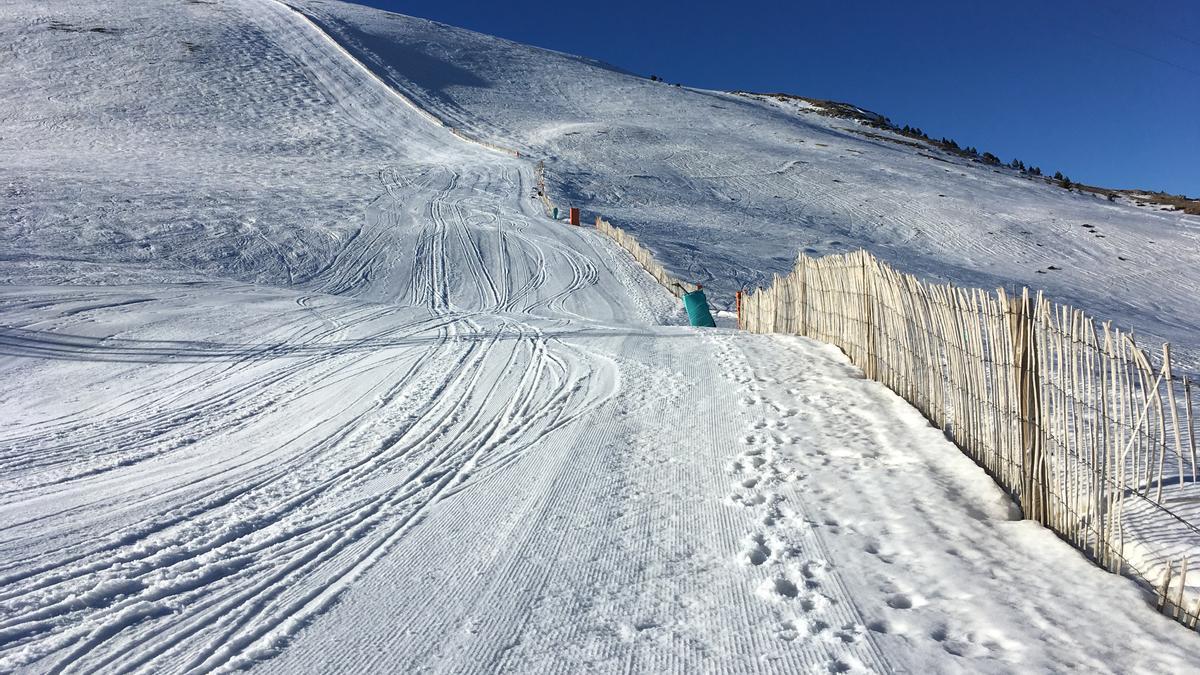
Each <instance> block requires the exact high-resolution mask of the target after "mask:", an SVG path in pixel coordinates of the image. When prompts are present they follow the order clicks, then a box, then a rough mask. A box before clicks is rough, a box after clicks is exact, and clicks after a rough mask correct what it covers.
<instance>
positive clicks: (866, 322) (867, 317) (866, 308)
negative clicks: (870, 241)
mask: <svg viewBox="0 0 1200 675" xmlns="http://www.w3.org/2000/svg"><path fill="white" fill-rule="evenodd" d="M858 253H859V257H860V258H862V291H863V304H862V311H863V363H862V369H863V374H864V375H866V376H867V378H869V379H872V380H874V379H876V377H875V375H876V368H875V330H874V317H873V316H872V315H873V314H874V311H873V309H874V308H873V307H872V306H871V301H872V299H873V298H872V297H871V275H870V274H869V273H868V271H867V267H868V266H869V264H870V257H871V256H870V254H868V253H867V252H866V250H865V249H862V250H859V252H858Z"/></svg>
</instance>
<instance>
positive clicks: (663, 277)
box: [596, 216, 700, 297]
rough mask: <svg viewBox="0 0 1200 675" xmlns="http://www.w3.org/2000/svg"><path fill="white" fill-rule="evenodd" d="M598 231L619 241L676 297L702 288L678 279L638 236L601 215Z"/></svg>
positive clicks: (597, 226)
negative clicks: (641, 242)
mask: <svg viewBox="0 0 1200 675" xmlns="http://www.w3.org/2000/svg"><path fill="white" fill-rule="evenodd" d="M596 231H597V232H600V233H601V234H603V235H604V236H606V237H609V238H610V239H612V240H613V241H615V242H617V245H618V246H620V247H621V248H623V249H625V250H626V251H629V252H630V253H631V254H632V255H633V257H634V259H635V260H637V261H638V262H639V263H640V264H641V265H642V267H644V268H645V269H646V271H647V272H649V273H650V276H652V277H654V278H655V279H656V280H657V281H658V283H660V284H662V285H663V286H664V287H666V289H667V290H668V291H671V293H673V294H675V297H679V296H681V295H683V294H684V293H691V292H692V291H694V290H696V289H698V288H700V287H699V286H698V285H696V284H693V283H690V282H687V281H682V280H680V279H676V278H675V277H673V276H671V275H670V274H668V273H667V270H666V269H664V268H663V266H662V264H661V263H659V262H658V261H657V260H655V259H654V256H653V255H652V254H651V253H650V251H649V250H647V249H646V248H644V247H643V246H642V245H641V244H640V243H638V240H637V238H636V237H634V236H633V235H632V234H630V233H628V232H626V231H625V230H623V229H621V228H619V227H617V226H616V225H613V224H612V223H610V222H608V221H607V220H604V219H603V218H601V217H600V216H596Z"/></svg>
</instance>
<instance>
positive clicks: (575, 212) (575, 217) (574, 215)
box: [571, 206, 579, 227]
mask: <svg viewBox="0 0 1200 675" xmlns="http://www.w3.org/2000/svg"><path fill="white" fill-rule="evenodd" d="M571 224H572V225H575V226H577V227H578V225H579V207H576V206H572V207H571Z"/></svg>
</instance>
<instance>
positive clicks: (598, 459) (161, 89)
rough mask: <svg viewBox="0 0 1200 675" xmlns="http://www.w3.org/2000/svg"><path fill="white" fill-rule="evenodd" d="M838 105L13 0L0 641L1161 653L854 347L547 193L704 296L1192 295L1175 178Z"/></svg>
mask: <svg viewBox="0 0 1200 675" xmlns="http://www.w3.org/2000/svg"><path fill="white" fill-rule="evenodd" d="M326 31H328V32H326ZM431 114H432V115H433V116H435V117H436V118H437V119H440V120H442V121H443V122H445V123H446V124H448V125H451V126H453V127H455V128H456V129H461V130H462V131H464V132H466V133H467V134H469V135H475V136H477V137H480V138H484V139H487V140H490V141H493V142H496V143H500V144H503V145H506V146H512V147H515V148H517V149H519V150H520V151H521V154H522V156H521V157H513V156H510V155H507V154H504V153H500V152H495V151H493V150H489V149H488V148H486V147H483V146H481V145H479V144H477V143H472V142H469V141H467V140H464V138H462V137H461V136H459V135H456V134H454V133H452V131H451V129H448V128H445V126H443V125H442V124H439V123H437V122H436V121H435V120H434V119H431V116H430V115H431ZM859 131H861V129H858V128H857V127H856V126H855V125H854V124H853V123H850V122H847V121H845V120H837V119H831V118H825V117H820V116H816V115H814V114H811V113H809V112H806V111H804V110H798V109H794V108H792V107H788V106H787V105H780V104H779V103H778V102H773V101H756V100H751V99H749V98H746V97H741V96H734V95H729V94H722V93H715V92H703V91H694V90H689V89H685V88H674V87H668V86H665V85H661V84H657V83H650V82H647V81H645V80H642V79H640V78H637V77H634V76H631V75H629V74H626V73H622V72H620V71H619V70H617V69H613V68H610V67H607V66H603V65H602V64H596V63H593V62H590V61H588V60H586V59H581V58H577V57H571V56H567V55H563V54H556V53H551V52H546V51H544V50H538V49H535V48H530V47H524V46H520V45H515V44H513V43H509V42H505V41H502V40H498V39H495V38H490V37H487V36H482V35H479V34H475V33H470V32H467V31H462V30H458V29H453V28H450V27H446V26H441V25H438V24H434V23H431V22H427V21H422V20H418V19H412V18H408V17H401V16H398V15H391V14H386V13H383V12H378V11H375V10H367V9H364V8H360V7H355V6H351V5H342V4H337V3H320V2H315V1H314V2H305V3H302V4H297V5H296V6H295V7H292V6H290V5H288V4H284V3H281V2H276V1H275V0H185V1H179V0H141V1H137V2H122V3H106V4H104V5H103V6H101V5H96V4H89V3H73V2H66V1H60V2H33V1H28V0H11V1H9V2H5V3H3V4H0V190H3V195H4V198H3V210H2V211H0V380H2V381H3V382H4V387H3V388H0V484H3V486H4V489H3V490H0V672H15V673H47V672H105V673H142V672H146V673H151V672H153V673H181V672H188V673H209V672H220V673H225V672H232V671H238V670H247V669H248V670H251V671H257V672H278V673H298V672H299V673H305V672H347V673H363V672H418V671H420V672H425V671H438V672H444V671H449V672H474V671H478V672H534V671H538V672H672V673H694V672H703V671H722V672H731V673H732V672H781V673H784V672H786V673H793V672H847V671H852V672H894V671H903V672H1013V671H1056V670H1064V669H1079V670H1088V671H1098V672H1103V671H1107V672H1154V673H1159V672H1184V671H1186V670H1188V669H1189V668H1191V667H1192V665H1193V663H1194V653H1195V648H1194V646H1195V642H1194V641H1195V639H1196V636H1195V634H1194V632H1190V631H1188V630H1187V629H1186V628H1185V627H1183V626H1181V625H1180V624H1179V623H1177V622H1175V621H1173V620H1171V619H1169V618H1167V617H1165V616H1162V615H1160V614H1158V613H1156V612H1155V611H1154V610H1153V608H1152V607H1150V606H1148V605H1147V597H1148V593H1147V591H1146V589H1145V588H1143V587H1140V586H1138V585H1137V584H1135V583H1134V582H1133V581H1131V580H1129V579H1126V578H1124V577H1120V576H1117V575H1112V574H1108V573H1106V572H1104V571H1102V570H1101V569H1099V568H1097V567H1096V566H1095V565H1093V564H1091V563H1090V562H1089V561H1088V560H1086V559H1085V558H1084V557H1083V556H1082V555H1080V554H1079V553H1078V552H1076V551H1075V550H1074V549H1073V548H1071V547H1070V546H1069V545H1067V544H1066V543H1064V542H1062V541H1060V540H1059V539H1057V538H1056V537H1055V536H1053V535H1052V534H1051V533H1050V532H1049V531H1048V530H1046V529H1044V528H1042V527H1040V526H1038V525H1037V524H1035V523H1033V522H1030V521H1024V520H1020V519H1019V514H1018V513H1017V512H1016V509H1015V507H1014V505H1013V503H1012V501H1011V500H1010V499H1009V498H1008V497H1007V496H1006V495H1005V493H1004V492H1003V491H1002V490H1001V489H999V488H998V487H997V486H996V485H995V484H994V483H993V482H992V481H991V479H990V478H988V476H987V475H986V474H985V473H984V472H983V471H982V470H981V469H980V468H979V467H978V466H976V465H975V464H974V463H972V462H971V461H970V460H969V459H968V458H967V457H965V456H964V455H963V454H962V453H961V452H960V451H959V450H958V449H957V448H956V447H954V446H953V445H952V444H951V443H949V442H948V441H947V440H946V438H945V437H944V436H943V435H942V434H941V433H940V432H939V431H938V430H936V429H934V428H932V427H931V426H929V424H928V422H927V421H926V420H925V419H924V418H923V417H921V415H920V414H919V413H917V412H916V411H915V410H914V409H913V408H911V407H910V406H908V405H907V404H905V403H904V402H903V401H902V400H901V399H900V398H899V397H897V396H895V395H894V394H892V393H891V392H890V391H888V390H887V389H885V388H884V387H882V386H881V385H879V384H878V383H875V382H872V381H869V380H867V379H864V378H863V377H862V376H861V373H860V372H858V371H857V370H856V369H855V368H854V367H853V366H851V365H850V364H849V362H848V361H847V359H846V358H845V357H844V355H842V354H841V353H840V352H839V351H838V350H837V349H835V348H833V347H831V346H829V345H822V344H819V343H816V342H813V341H810V340H807V339H802V338H798V337H792V336H781V335H749V334H745V333H741V332H738V331H736V330H733V329H731V328H729V327H728V326H725V327H720V328H715V329H710V330H700V329H694V328H691V327H688V326H685V325H681V324H683V323H685V321H683V319H682V317H681V309H680V307H679V304H678V301H677V300H676V299H675V298H674V297H672V296H671V295H670V294H669V293H668V292H667V291H666V290H665V289H663V288H661V287H659V286H657V285H656V284H655V282H654V281H653V280H652V279H651V278H650V277H649V275H647V274H646V273H645V272H644V270H642V269H641V268H640V267H639V266H638V265H637V264H636V263H635V262H634V261H633V260H632V259H631V258H630V256H628V255H627V254H626V253H625V252H624V251H623V250H621V249H619V248H618V247H616V246H615V245H614V244H613V242H612V241H610V240H608V239H606V238H604V237H602V236H600V235H599V234H597V233H596V232H594V231H593V230H591V229H590V228H573V227H569V226H566V225H564V224H562V223H560V222H555V221H553V220H551V219H549V218H547V217H546V216H545V214H544V213H543V211H542V205H541V203H540V202H539V201H538V200H537V199H535V198H534V197H533V193H534V191H535V189H536V188H535V186H536V181H537V176H536V169H535V162H536V161H537V160H539V159H544V160H545V162H546V167H547V174H548V178H549V179H550V181H551V192H552V196H553V197H554V198H555V199H556V200H557V201H558V202H560V203H568V202H569V203H578V204H579V205H581V206H583V207H584V208H585V209H586V210H587V211H588V213H589V215H590V214H591V213H594V212H600V213H604V214H605V215H609V216H611V217H613V218H614V220H615V221H616V222H617V223H618V224H620V225H623V226H629V227H630V228H631V229H635V230H636V231H637V232H638V234H639V236H640V237H642V238H644V239H645V240H646V242H647V243H649V244H650V245H651V246H653V247H654V248H655V249H656V250H657V251H658V252H659V253H661V254H662V255H663V256H664V257H665V259H666V260H667V261H668V262H669V263H670V264H671V265H672V266H673V267H674V268H675V269H676V270H677V271H678V272H679V273H680V274H682V275H684V276H687V277H689V278H691V279H694V280H697V281H703V282H706V283H711V284H712V285H713V286H714V288H715V295H716V298H717V300H718V301H726V300H727V298H726V297H724V296H725V295H726V294H727V293H728V291H729V290H731V289H732V288H734V287H735V286H737V285H739V284H743V283H748V282H751V281H755V280H761V279H764V278H765V277H766V275H769V274H770V273H772V272H775V271H782V270H784V269H786V268H787V267H788V266H789V265H790V261H791V259H792V258H793V256H794V255H795V253H796V252H797V251H798V250H802V249H811V250H812V251H815V252H824V251H830V250H841V249H844V248H846V247H848V246H855V245H869V246H870V247H871V248H872V249H874V250H876V251H877V252H879V253H880V254H882V255H884V256H889V257H891V256H894V257H895V258H897V261H896V262H897V263H898V264H900V265H901V266H904V267H906V268H908V269H915V270H916V271H925V272H927V273H930V274H936V275H944V276H947V277H952V278H956V279H965V280H977V281H979V282H980V283H983V282H985V281H986V282H988V283H993V282H997V283H998V282H999V280H1002V279H1003V280H1005V281H1017V282H1020V281H1023V280H1025V279H1026V278H1028V279H1029V280H1030V281H1031V282H1034V281H1043V280H1044V283H1041V284H1039V285H1041V286H1043V287H1046V288H1049V289H1051V290H1054V291H1055V292H1061V293H1062V294H1063V295H1064V296H1068V297H1071V298H1076V299H1079V300H1080V301H1081V302H1084V303H1085V304H1087V303H1092V302H1095V303H1096V304H1095V305H1092V304H1087V306H1094V307H1096V308H1097V310H1098V311H1100V310H1111V311H1113V312H1123V313H1122V314H1118V315H1117V316H1119V318H1121V320H1122V321H1126V320H1128V321H1130V322H1134V323H1135V324H1137V325H1147V326H1148V329H1149V330H1157V331H1160V332H1161V333H1163V334H1164V335H1165V334H1171V333H1172V332H1173V333H1175V334H1178V335H1184V336H1186V335H1190V333H1189V331H1190V330H1191V327H1192V323H1191V321H1192V319H1191V318H1190V317H1192V316H1193V315H1194V313H1192V312H1191V311H1190V309H1189V308H1190V307H1191V305H1190V304H1189V303H1192V302H1194V300H1192V299H1190V298H1184V299H1181V300H1179V301H1178V302H1175V303H1171V302H1168V301H1167V300H1166V299H1165V298H1164V293H1165V290H1164V288H1163V282H1162V277H1163V276H1168V275H1174V276H1173V277H1172V278H1175V279H1179V278H1182V279H1184V280H1185V282H1186V283H1191V282H1190V281H1187V280H1189V279H1191V278H1192V277H1191V275H1194V274H1195V271H1194V269H1193V267H1191V266H1190V265H1191V261H1192V258H1191V256H1193V255H1194V251H1193V250H1192V248H1189V244H1190V243H1191V242H1192V240H1191V239H1190V237H1193V236H1194V233H1195V222H1194V219H1192V220H1188V219H1186V218H1183V217H1180V216H1177V215H1172V214H1166V213H1158V212H1148V211H1145V210H1138V209H1136V208H1134V207H1132V206H1129V205H1125V204H1117V205H1112V204H1107V203H1102V202H1099V201H1097V200H1095V199H1094V198H1086V197H1083V196H1079V195H1073V194H1068V193H1065V192H1062V191H1056V190H1053V189H1051V188H1048V187H1045V186H1042V185H1039V184H1035V183H1032V182H1029V181H1026V180H1024V179H1022V178H1019V177H1017V176H1014V175H1011V174H1008V173H1003V172H1002V173H999V174H994V173H992V172H991V171H990V170H984V169H981V168H980V167H978V166H975V165H970V164H965V163H962V162H961V161H959V160H956V159H954V158H944V157H943V158H935V159H930V158H927V157H922V156H921V155H919V154H917V153H915V152H913V151H912V150H913V149H912V148H907V147H906V146H902V145H897V144H895V143H891V142H885V141H880V140H878V139H871V138H868V137H864V136H862V135H861V134H860V133H858V132H859ZM928 154H934V153H928ZM943 194H944V195H945V196H941V195H943ZM1085 219H1086V222H1088V223H1089V224H1090V225H1091V226H1093V227H1091V228H1083V227H1082V225H1081V224H1080V223H1079V221H1080V220H1085ZM984 228H986V229H984ZM1090 229H1095V230H1098V233H1099V234H1103V235H1104V237H1100V236H1098V235H1097V234H1091V233H1089V234H1086V235H1085V231H1087V230H1090ZM981 231H983V232H992V234H988V235H986V236H984V235H981V234H980V232H981ZM1026 231H1027V232H1028V234H1023V232H1026ZM1146 239H1153V240H1154V241H1155V242H1156V244H1155V245H1156V246H1162V249H1161V250H1160V249H1149V248H1146V246H1144V245H1143V244H1144V243H1145V242H1144V241H1143V240H1146ZM1035 240H1036V241H1035ZM1021 242H1024V244H1021ZM1038 243H1041V244H1043V246H1037V244H1038ZM1019 244H1020V245H1019ZM1114 247H1115V248H1114ZM1125 248H1127V249H1128V250H1122V251H1117V250H1115V249H1125ZM1052 252H1053V255H1051V253H1052ZM1118 252H1119V253H1120V255H1122V256H1124V257H1128V258H1130V260H1131V263H1130V266H1129V267H1127V268H1126V267H1120V266H1112V267H1110V266H1109V263H1110V262H1111V260H1110V258H1112V256H1113V255H1114V254H1116V253H1118ZM1002 253H1003V254H1002ZM1042 256H1045V257H1042ZM1056 261H1057V262H1056ZM1048 264H1055V265H1056V266H1057V267H1061V268H1062V269H1061V270H1056V271H1054V274H1053V275H1051V274H1049V273H1047V274H1045V275H1042V274H1037V275H1036V276H1033V275H1035V274H1036V271H1035V270H1034V267H1037V266H1042V267H1045V266H1046V265H1048ZM1135 264H1136V267H1135ZM1008 275H1011V276H1008ZM1181 287H1183V286H1182V285H1181V284H1179V283H1176V285H1175V288H1181ZM1125 290H1128V291H1129V294H1128V295H1126V294H1125V293H1124V291H1125ZM1118 291H1121V293H1120V294H1119V295H1114V297H1111V298H1110V297H1109V294H1110V293H1112V294H1117V292H1118ZM1141 291H1146V292H1147V293H1149V292H1150V291H1156V292H1157V293H1158V294H1157V295H1154V296H1150V295H1145V296H1139V295H1138V293H1140V292H1141ZM1137 297H1143V298H1149V297H1154V298H1156V300H1154V301H1151V300H1145V301H1138V302H1135V303H1132V304H1122V302H1123V301H1122V300H1121V298H1127V299H1128V298H1137ZM1184 343H1185V344H1187V341H1186V340H1184ZM1175 543H1176V544H1178V542H1175ZM1065 580H1069V582H1067V581H1065Z"/></svg>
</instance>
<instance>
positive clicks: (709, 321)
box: [680, 285, 717, 328]
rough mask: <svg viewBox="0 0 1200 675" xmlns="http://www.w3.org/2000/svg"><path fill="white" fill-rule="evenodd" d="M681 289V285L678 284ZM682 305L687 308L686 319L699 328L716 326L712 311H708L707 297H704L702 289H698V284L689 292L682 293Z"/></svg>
mask: <svg viewBox="0 0 1200 675" xmlns="http://www.w3.org/2000/svg"><path fill="white" fill-rule="evenodd" d="M680 288H681V289H682V288H683V286H680ZM683 307H684V309H686V310H687V315H688V321H690V322H691V324H692V325H693V326H699V327H701V328H716V327H717V324H716V322H715V321H713V318H712V313H711V312H709V311H708V298H706V297H704V291H702V290H700V286H698V285H697V286H696V290H694V291H692V292H691V293H684V294H683Z"/></svg>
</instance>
